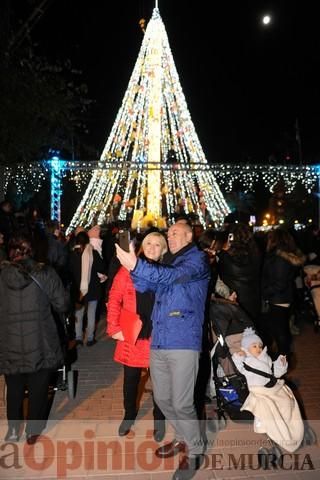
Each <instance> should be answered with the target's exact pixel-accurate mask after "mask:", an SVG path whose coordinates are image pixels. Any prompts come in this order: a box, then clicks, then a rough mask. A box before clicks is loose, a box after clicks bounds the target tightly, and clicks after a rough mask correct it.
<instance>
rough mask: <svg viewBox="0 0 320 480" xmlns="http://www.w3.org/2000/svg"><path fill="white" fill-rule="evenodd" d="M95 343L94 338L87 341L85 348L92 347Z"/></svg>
mask: <svg viewBox="0 0 320 480" xmlns="http://www.w3.org/2000/svg"><path fill="white" fill-rule="evenodd" d="M96 343H97V340H96V339H95V338H94V339H92V340H88V341H87V347H93V345H95V344H96Z"/></svg>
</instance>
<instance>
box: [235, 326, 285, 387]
mask: <svg viewBox="0 0 320 480" xmlns="http://www.w3.org/2000/svg"><path fill="white" fill-rule="evenodd" d="M232 360H233V362H234V364H235V366H236V367H237V369H238V370H239V372H240V373H242V374H243V375H244V376H245V377H246V379H247V383H248V387H249V389H250V386H255V385H259V386H264V385H266V384H267V383H268V381H269V379H268V378H266V377H263V376H261V375H258V374H256V373H254V372H251V371H248V370H246V369H245V366H244V363H245V364H246V365H249V366H250V367H253V368H255V369H257V370H262V371H263V372H265V373H268V374H270V375H274V376H275V377H276V378H280V377H282V375H284V374H285V373H286V372H287V369H288V362H287V359H286V357H285V355H279V357H278V358H277V360H276V361H274V362H273V361H272V359H271V357H270V355H268V352H267V347H264V348H263V343H262V340H261V338H260V337H259V336H258V335H257V334H256V332H255V331H254V330H253V328H252V327H248V328H245V330H244V331H243V334H242V339H241V350H240V351H239V352H235V353H234V354H233V355H232Z"/></svg>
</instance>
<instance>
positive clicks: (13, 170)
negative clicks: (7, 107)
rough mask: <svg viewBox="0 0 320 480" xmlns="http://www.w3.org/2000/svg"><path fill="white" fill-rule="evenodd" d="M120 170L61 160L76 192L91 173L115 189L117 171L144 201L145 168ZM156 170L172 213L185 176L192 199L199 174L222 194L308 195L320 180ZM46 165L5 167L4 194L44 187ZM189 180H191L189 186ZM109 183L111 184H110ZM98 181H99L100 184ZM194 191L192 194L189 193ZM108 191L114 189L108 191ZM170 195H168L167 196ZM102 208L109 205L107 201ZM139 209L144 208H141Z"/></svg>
mask: <svg viewBox="0 0 320 480" xmlns="http://www.w3.org/2000/svg"><path fill="white" fill-rule="evenodd" d="M122 165H123V167H121V164H119V163H117V164H116V163H112V162H109V163H106V164H105V165H104V166H103V169H101V162H100V161H97V162H80V161H67V160H64V168H63V169H62V176H63V177H64V178H66V179H67V180H68V181H71V182H74V183H75V185H76V189H77V191H78V192H81V191H83V189H84V188H85V187H86V186H87V185H88V183H89V181H90V179H92V172H96V171H97V172H98V173H96V177H95V178H97V179H99V178H100V180H101V178H102V179H103V183H104V184H106V185H108V186H109V189H110V187H112V186H114V183H115V181H116V179H117V178H118V176H117V172H118V170H119V168H122V169H123V170H127V171H129V172H130V173H129V175H130V177H131V178H132V180H134V181H136V184H137V196H138V197H142V198H144V194H143V192H144V191H145V189H146V171H147V169H146V165H144V164H142V165H141V164H140V165H139V164H137V163H134V164H128V163H125V162H123V164H122ZM158 168H159V170H160V169H161V170H162V175H163V182H164V185H165V186H164V187H162V194H163V195H165V196H166V203H167V206H168V207H167V208H168V210H169V211H174V208H175V206H176V205H177V202H178V200H177V198H178V196H177V193H176V192H175V190H176V189H177V188H180V187H181V184H182V182H183V181H184V179H185V178H186V176H187V175H186V173H188V174H191V175H192V177H190V176H189V175H188V176H187V178H188V179H189V185H188V187H187V189H188V192H189V194H190V196H191V197H192V198H193V199H194V198H196V197H197V193H196V190H197V189H196V188H195V186H196V181H197V178H198V177H199V176H200V172H202V171H204V172H207V171H210V172H211V173H212V174H213V176H214V177H215V178H216V179H217V181H218V183H219V185H220V186H221V189H222V190H223V191H225V192H231V191H233V190H234V185H235V183H236V182H237V184H238V183H239V184H240V186H241V187H242V189H243V191H244V192H245V193H246V192H249V191H250V192H254V191H255V190H256V186H257V184H258V183H260V182H263V184H264V185H265V187H267V188H268V190H269V191H270V192H272V191H273V187H274V186H275V185H276V184H277V183H278V182H279V180H283V181H284V184H285V191H286V193H290V192H292V191H293V190H294V188H295V186H296V185H297V184H299V185H303V186H304V188H305V189H306V191H307V192H308V193H311V192H312V191H314V189H315V188H316V187H317V181H318V178H319V177H320V168H319V166H318V165H308V166H299V165H288V164H287V165H276V166H274V165H257V164H256V165H251V164H250V165H247V164H241V163H239V164H216V163H214V164H208V165H205V166H203V165H195V164H193V165H187V166H186V167H184V166H182V165H178V164H176V165H169V164H164V165H163V164H161V165H160V166H159V167H158ZM194 169H196V170H197V175H195V174H194ZM49 170H50V169H49V167H48V162H35V163H29V164H18V165H16V166H15V167H5V170H4V187H5V191H7V189H8V185H9V184H10V183H11V184H14V185H15V186H16V189H17V194H18V195H23V194H24V192H26V191H27V190H33V191H35V192H38V191H39V190H40V188H41V187H42V185H43V182H44V181H45V180H46V179H47V178H49ZM190 178H192V179H193V180H192V181H191V183H190ZM111 179H112V181H110V180H111ZM100 180H99V181H100ZM207 183H208V184H207V187H206V190H209V191H210V190H211V189H212V188H215V184H213V185H212V184H210V179H209V180H207ZM192 189H193V190H192ZM111 191H113V189H112V188H111ZM169 192H172V194H171V195H168V193H169ZM109 195H110V192H109V193H107V192H106V197H109ZM103 204H104V205H108V203H107V202H106V201H104V202H103ZM141 206H142V208H143V207H144V205H143V204H142V205H141ZM134 207H135V208H138V203H137V199H135V202H134Z"/></svg>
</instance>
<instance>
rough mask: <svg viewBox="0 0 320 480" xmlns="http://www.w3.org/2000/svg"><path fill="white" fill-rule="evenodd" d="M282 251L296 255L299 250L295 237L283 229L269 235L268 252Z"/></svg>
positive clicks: (272, 231) (273, 231)
mask: <svg viewBox="0 0 320 480" xmlns="http://www.w3.org/2000/svg"><path fill="white" fill-rule="evenodd" d="M276 250H281V251H282V252H287V253H296V252H297V250H298V248H297V245H296V242H295V241H294V238H293V236H292V235H291V234H290V233H289V232H288V231H287V230H284V229H282V228H277V229H275V230H271V231H270V232H269V233H268V241H267V252H273V251H276Z"/></svg>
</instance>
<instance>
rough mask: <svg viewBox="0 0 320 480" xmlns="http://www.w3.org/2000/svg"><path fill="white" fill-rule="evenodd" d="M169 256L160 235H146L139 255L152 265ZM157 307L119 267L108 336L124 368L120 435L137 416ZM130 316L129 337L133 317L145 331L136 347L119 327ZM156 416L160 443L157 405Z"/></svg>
mask: <svg viewBox="0 0 320 480" xmlns="http://www.w3.org/2000/svg"><path fill="white" fill-rule="evenodd" d="M166 252H167V242H166V239H165V238H164V236H163V235H162V234H161V233H159V232H152V233H149V234H148V235H146V237H145V238H144V239H143V241H142V245H141V250H140V252H139V255H144V257H145V258H146V259H147V260H149V261H151V262H158V261H161V259H162V257H163V255H164V254H165V253H166ZM153 303H154V295H153V293H152V292H145V293H140V292H136V290H135V288H134V285H133V282H132V280H131V277H130V273H129V272H128V270H126V269H125V268H124V267H120V270H119V271H118V272H117V274H116V276H115V277H114V280H113V283H112V286H111V289H110V292H109V301H108V308H107V312H108V313H107V334H108V335H109V336H111V337H112V338H114V339H115V340H117V345H116V349H115V353H114V360H115V361H116V362H119V363H122V364H123V366H124V379H123V400H124V410H125V416H124V419H123V420H122V422H121V424H120V426H119V435H120V436H124V435H127V434H128V433H129V431H130V428H131V426H132V425H133V424H134V421H135V418H136V416H137V397H138V387H139V382H140V378H141V371H142V369H143V368H148V367H149V357H150V343H151V331H152V322H151V313H152V308H153ZM126 311H127V312H128V314H127V317H128V323H126V325H125V327H126V333H127V335H129V334H130V333H133V330H134V329H135V328H136V325H135V323H134V321H133V317H134V315H132V314H138V315H139V317H140V319H141V321H142V327H141V330H140V333H139V334H138V338H137V341H136V343H135V344H133V343H130V342H129V341H127V340H126V339H125V337H124V335H123V332H122V329H121V326H120V317H121V318H122V319H125V318H126V317H125V312H126ZM153 416H154V422H155V425H154V438H155V440H156V441H161V440H162V439H163V437H164V433H165V429H164V423H165V422H164V416H163V414H162V412H161V411H160V410H159V408H158V407H157V405H156V404H154V409H153Z"/></svg>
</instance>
